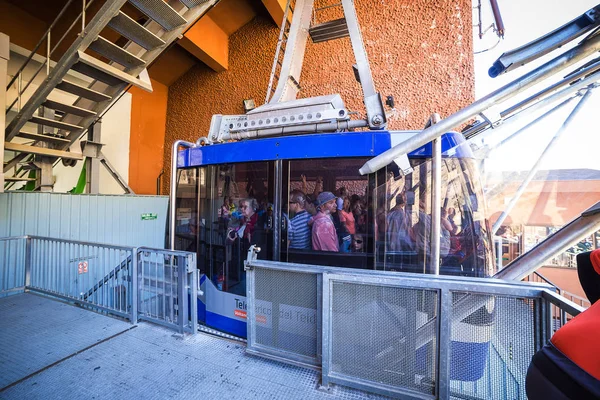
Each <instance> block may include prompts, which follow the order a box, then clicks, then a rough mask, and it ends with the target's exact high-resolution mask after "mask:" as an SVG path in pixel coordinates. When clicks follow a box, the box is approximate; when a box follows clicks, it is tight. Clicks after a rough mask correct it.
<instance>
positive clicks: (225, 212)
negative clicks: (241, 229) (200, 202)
mask: <svg viewBox="0 0 600 400" xmlns="http://www.w3.org/2000/svg"><path fill="white" fill-rule="evenodd" d="M231 208H232V207H231V202H230V198H229V196H225V197H223V204H222V205H221V207H220V208H219V232H223V233H224V232H225V231H226V230H227V227H228V226H229V218H230V216H231V212H232V211H233V210H232V209H231Z"/></svg>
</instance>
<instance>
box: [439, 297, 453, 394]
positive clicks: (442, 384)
mask: <svg viewBox="0 0 600 400" xmlns="http://www.w3.org/2000/svg"><path fill="white" fill-rule="evenodd" d="M438 293H439V296H440V299H439V303H438V304H440V312H439V314H438V321H439V341H438V349H437V350H438V367H437V377H436V382H437V395H438V398H439V399H448V398H450V386H449V382H450V356H451V352H450V350H451V346H452V334H451V332H452V292H451V291H450V290H448V289H441V290H440V291H439V292H438Z"/></svg>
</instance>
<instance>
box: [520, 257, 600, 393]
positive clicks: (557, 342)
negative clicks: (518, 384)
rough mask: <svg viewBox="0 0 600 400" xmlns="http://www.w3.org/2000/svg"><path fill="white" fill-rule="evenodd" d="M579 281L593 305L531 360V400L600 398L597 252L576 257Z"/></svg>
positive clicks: (599, 263) (599, 270)
mask: <svg viewBox="0 0 600 400" xmlns="http://www.w3.org/2000/svg"><path fill="white" fill-rule="evenodd" d="M577 273H578V275H579V281H580V283H581V286H582V288H583V291H584V292H585V295H586V296H587V298H588V300H589V301H590V302H591V303H592V305H591V306H590V307H589V308H588V309H587V310H585V311H584V312H582V313H581V314H579V315H578V316H576V317H575V318H573V319H572V320H570V321H569V322H567V323H566V324H565V325H564V326H562V327H561V328H560V329H559V330H558V331H556V333H555V334H554V335H553V336H552V338H551V339H550V343H548V344H547V345H545V346H544V347H542V349H541V350H540V351H538V352H537V353H536V354H535V355H534V356H533V359H532V360H531V364H530V365H529V369H528V370H527V378H526V381H525V389H526V392H527V397H528V398H529V399H531V400H538V399H540V400H549V399H574V400H575V399H577V400H578V399H600V341H599V340H598V332H600V301H598V299H600V249H597V250H594V251H592V252H587V253H580V254H578V255H577Z"/></svg>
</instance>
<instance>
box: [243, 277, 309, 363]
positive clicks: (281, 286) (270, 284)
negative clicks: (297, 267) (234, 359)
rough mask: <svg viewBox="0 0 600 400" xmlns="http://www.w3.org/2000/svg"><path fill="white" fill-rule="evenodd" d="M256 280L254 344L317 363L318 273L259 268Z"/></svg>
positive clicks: (273, 351)
mask: <svg viewBox="0 0 600 400" xmlns="http://www.w3.org/2000/svg"><path fill="white" fill-rule="evenodd" d="M255 282H256V283H255V303H254V312H255V317H254V319H255V321H256V323H255V327H256V328H255V335H254V337H253V339H252V342H253V343H251V345H254V344H256V345H258V346H261V347H264V348H268V349H270V350H271V353H286V354H287V355H288V357H289V355H290V353H291V354H295V355H297V356H299V357H298V359H297V360H298V361H302V362H309V363H313V364H316V362H317V361H318V360H319V359H320V354H319V353H320V348H319V341H320V337H319V335H320V332H321V324H320V316H319V315H318V311H320V310H319V309H318V305H317V303H318V298H317V290H318V287H317V285H318V284H317V275H316V274H311V273H298V272H289V271H278V270H271V269H262V268H256V270H255ZM290 358H292V359H293V358H294V357H290ZM311 361H312V362H311Z"/></svg>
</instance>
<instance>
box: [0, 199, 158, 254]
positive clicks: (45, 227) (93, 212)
mask: <svg viewBox="0 0 600 400" xmlns="http://www.w3.org/2000/svg"><path fill="white" fill-rule="evenodd" d="M168 203H169V198H168V197H167V196H125V195H117V196H111V195H72V194H63V193H35V192H34V193H17V192H10V193H0V237H7V236H21V235H34V236H49V237H53V238H59V239H71V240H79V241H89V242H98V243H106V244H114V245H121V246H138V247H139V246H148V247H156V248H164V244H165V232H166V226H167V208H168ZM143 213H153V214H156V216H157V218H156V219H155V220H142V214H143Z"/></svg>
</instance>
